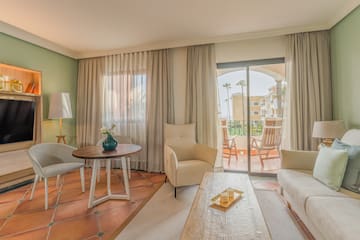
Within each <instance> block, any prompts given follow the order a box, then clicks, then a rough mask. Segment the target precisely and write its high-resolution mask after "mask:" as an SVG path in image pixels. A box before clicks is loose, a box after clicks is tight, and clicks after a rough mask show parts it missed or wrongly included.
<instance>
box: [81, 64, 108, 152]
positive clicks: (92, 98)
mask: <svg viewBox="0 0 360 240" xmlns="http://www.w3.org/2000/svg"><path fill="white" fill-rule="evenodd" d="M104 69H105V61H104V58H92V59H82V60H80V61H79V71H78V86H77V107H76V109H77V114H76V142H77V145H78V146H79V147H82V146H86V145H95V144H96V142H97V141H98V139H99V138H100V131H99V129H100V128H101V126H102V119H101V116H102V105H101V99H102V91H99V89H102V81H101V79H102V77H103V74H104Z"/></svg>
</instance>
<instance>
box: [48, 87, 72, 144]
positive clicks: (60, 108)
mask: <svg viewBox="0 0 360 240" xmlns="http://www.w3.org/2000/svg"><path fill="white" fill-rule="evenodd" d="M48 118H49V119H59V128H60V133H59V135H58V136H56V137H57V142H58V143H60V142H63V143H65V144H66V140H65V135H63V134H62V119H63V118H72V112H71V102H70V94H69V93H66V92H61V93H53V94H51V95H50V107H49V117H48Z"/></svg>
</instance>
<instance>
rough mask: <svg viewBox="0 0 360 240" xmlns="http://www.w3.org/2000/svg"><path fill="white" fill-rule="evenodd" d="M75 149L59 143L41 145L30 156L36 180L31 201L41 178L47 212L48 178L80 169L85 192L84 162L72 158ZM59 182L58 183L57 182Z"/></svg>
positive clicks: (34, 147) (82, 187)
mask: <svg viewBox="0 0 360 240" xmlns="http://www.w3.org/2000/svg"><path fill="white" fill-rule="evenodd" d="M74 150H75V148H74V147H71V146H69V145H65V144H59V143H40V144H36V145H34V146H32V147H31V148H30V149H29V151H28V154H29V156H30V159H31V162H32V165H33V168H34V172H35V180H34V184H33V187H32V191H31V196H30V200H32V199H33V196H34V192H35V187H36V183H37V182H38V181H39V179H40V178H44V182H45V210H47V209H48V178H49V177H55V176H57V177H58V179H59V176H60V175H61V174H64V173H67V172H70V171H73V170H76V169H80V177H81V190H82V192H85V179H84V161H83V160H81V159H78V158H75V157H73V156H72V152H73V151H74ZM57 182H58V181H57Z"/></svg>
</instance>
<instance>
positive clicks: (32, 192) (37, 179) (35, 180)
mask: <svg viewBox="0 0 360 240" xmlns="http://www.w3.org/2000/svg"><path fill="white" fill-rule="evenodd" d="M38 181H39V175H35V179H34V183H33V187H32V190H31V195H30V200H32V199H33V197H34V192H35V187H36V184H37V182H38Z"/></svg>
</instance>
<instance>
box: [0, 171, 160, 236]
mask: <svg viewBox="0 0 360 240" xmlns="http://www.w3.org/2000/svg"><path fill="white" fill-rule="evenodd" d="M90 176H91V169H86V170H85V179H86V189H85V190H86V192H85V193H82V192H81V185H80V176H79V173H78V171H74V172H72V173H69V174H66V175H64V176H63V179H62V180H61V182H60V184H61V186H60V187H59V188H56V184H55V183H56V178H51V179H49V207H51V208H50V209H49V210H48V211H45V210H44V182H43V181H42V182H39V183H38V184H37V187H36V190H35V195H34V199H33V200H32V201H30V200H29V197H30V193H31V187H32V184H29V185H27V186H24V187H21V188H19V189H16V190H13V191H11V192H7V193H4V194H1V195H0V239H2V238H1V236H3V237H6V238H5V239H46V237H44V236H46V235H44V234H45V233H47V231H46V228H48V227H47V226H48V225H49V224H50V223H51V227H50V231H51V234H50V235H49V238H48V239H50V240H51V239H84V240H85V239H111V237H113V234H114V232H117V231H118V230H120V228H123V227H124V226H125V225H126V224H127V223H128V222H129V221H130V218H129V216H131V218H132V217H134V216H135V214H136V213H137V212H138V211H139V210H140V209H141V207H142V206H143V205H144V204H145V201H146V200H148V199H149V197H150V196H152V195H153V194H154V192H155V191H156V190H157V189H158V188H159V187H160V186H161V185H162V183H163V175H159V174H154V173H146V172H142V171H133V172H132V178H131V180H130V181H129V183H130V191H131V200H130V201H126V200H109V201H106V202H104V203H102V204H99V205H98V206H96V207H94V208H91V209H88V208H87V204H88V199H89V189H90ZM111 188H112V192H113V193H124V192H125V191H124V184H123V177H122V170H121V169H113V170H112V171H111ZM59 189H60V190H61V192H60V193H58V190H59ZM106 192H107V188H106V173H105V169H104V168H102V170H101V179H100V183H97V185H96V192H95V195H96V197H100V196H103V195H104V194H105V193H106ZM58 194H59V195H58ZM57 197H59V203H58V204H57V205H55V204H56V201H57ZM20 199H22V200H21V201H20V202H19V200H20ZM51 221H53V222H51ZM98 228H100V229H98ZM5 235H6V236H5ZM10 237H12V238H10Z"/></svg>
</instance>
